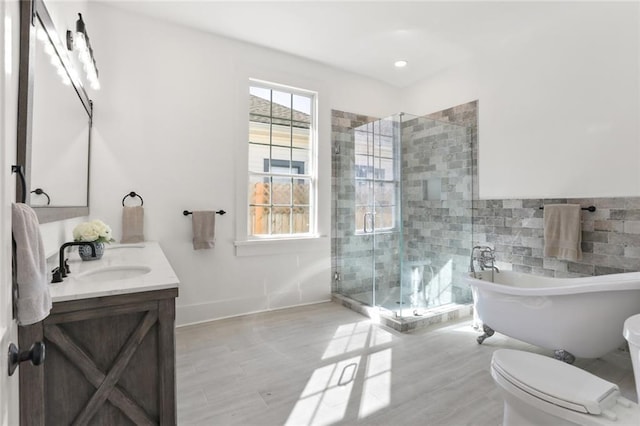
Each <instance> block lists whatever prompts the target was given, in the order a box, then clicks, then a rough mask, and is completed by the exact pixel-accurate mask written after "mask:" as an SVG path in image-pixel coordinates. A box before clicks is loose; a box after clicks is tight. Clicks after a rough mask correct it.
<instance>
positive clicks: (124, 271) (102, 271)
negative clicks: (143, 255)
mask: <svg viewBox="0 0 640 426" xmlns="http://www.w3.org/2000/svg"><path fill="white" fill-rule="evenodd" d="M149 272H151V268H149V267H148V266H144V265H120V266H106V267H104V268H98V269H94V270H92V271H88V272H84V273H82V274H79V275H78V276H77V279H79V280H82V281H91V282H97V281H116V280H125V279H127V278H134V277H137V276H140V275H144V274H148V273H149Z"/></svg>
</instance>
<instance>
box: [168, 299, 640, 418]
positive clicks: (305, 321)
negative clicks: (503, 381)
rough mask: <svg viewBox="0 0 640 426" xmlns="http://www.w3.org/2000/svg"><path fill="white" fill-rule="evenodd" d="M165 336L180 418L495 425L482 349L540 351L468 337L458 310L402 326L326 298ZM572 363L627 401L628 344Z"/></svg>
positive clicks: (631, 389)
mask: <svg viewBox="0 0 640 426" xmlns="http://www.w3.org/2000/svg"><path fill="white" fill-rule="evenodd" d="M620 332H622V330H621V331H620ZM176 334H177V336H176V339H177V340H176V349H177V384H178V423H179V424H180V425H334V424H336V425H352V424H353V425H355V424H363V425H391V424H398V425H454V426H457V425H499V424H501V423H502V399H501V397H500V394H499V393H498V389H497V387H496V385H495V384H494V382H493V379H492V378H491V375H490V373H489V364H490V360H491V355H492V353H493V351H494V350H496V349H498V348H512V349H521V350H528V351H532V352H538V353H542V354H546V355H551V351H545V350H543V349H539V348H536V347H534V346H531V345H528V344H526V343H523V342H520V341H517V340H515V339H510V338H508V337H505V336H502V335H499V334H498V333H496V334H495V335H494V336H493V337H491V338H489V339H487V340H486V341H485V342H484V343H483V344H482V345H478V344H477V343H476V336H477V335H478V334H480V333H478V332H477V331H476V330H474V329H473V328H472V327H471V321H470V320H469V319H465V320H462V321H458V322H455V323H447V324H444V325H441V326H439V327H437V328H427V329H422V330H417V331H414V332H412V333H408V334H402V333H399V332H396V331H394V330H391V329H389V328H386V327H383V326H379V325H376V324H375V323H373V322H372V321H371V320H369V319H368V318H365V317H363V316H361V315H359V314H357V313H355V312H353V311H350V310H349V309H346V308H344V307H342V306H340V305H338V304H335V303H321V304H317V305H310V306H304V307H297V308H291V309H286V310H281V311H274V312H269V313H261V314H255V315H248V316H244V317H238V318H232V319H227V320H220V321H214V322H211V323H207V324H201V325H196V326H189V327H182V328H179V329H178V330H177V332H176ZM575 365H576V366H578V367H580V368H583V369H585V370H587V371H590V372H592V373H594V374H596V375H598V376H600V377H602V378H603V379H605V380H609V381H611V382H614V383H617V384H618V385H619V386H620V388H621V390H622V392H623V395H624V396H626V397H627V398H630V399H632V400H634V401H635V400H636V399H635V398H636V393H635V384H634V379H633V371H632V367H631V361H630V358H629V353H628V352H626V351H623V350H617V351H614V352H612V353H610V354H608V355H607V356H605V357H603V358H601V359H596V360H586V359H578V360H577V361H576V363H575Z"/></svg>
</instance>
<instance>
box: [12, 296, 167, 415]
mask: <svg viewBox="0 0 640 426" xmlns="http://www.w3.org/2000/svg"><path fill="white" fill-rule="evenodd" d="M177 295H178V289H177V288H169V289H163V290H155V291H147V292H142V293H130V294H122V295H115V296H107V297H95V298H89V299H82V300H73V301H66V302H57V303H54V304H53V309H52V311H51V314H50V315H49V317H47V318H46V319H45V320H44V321H42V322H40V323H37V324H34V325H30V326H26V327H20V328H19V342H20V347H21V348H29V347H30V346H31V345H32V344H33V343H34V342H37V341H44V343H45V345H46V358H45V361H44V363H43V364H42V365H40V366H33V365H31V364H30V363H28V362H25V363H22V364H21V365H20V422H21V424H22V425H56V426H57V425H70V424H77V425H84V424H91V425H128V424H160V425H174V424H176V396H175V388H176V384H175V333H174V324H175V298H176V297H177Z"/></svg>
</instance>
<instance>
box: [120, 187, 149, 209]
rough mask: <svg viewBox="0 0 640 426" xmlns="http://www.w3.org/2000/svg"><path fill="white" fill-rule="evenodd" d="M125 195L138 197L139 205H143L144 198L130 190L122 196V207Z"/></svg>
mask: <svg viewBox="0 0 640 426" xmlns="http://www.w3.org/2000/svg"><path fill="white" fill-rule="evenodd" d="M127 197H131V198H133V197H138V198H140V205H141V206H143V205H144V200H143V199H142V197H141V196H140V194H136V193H135V192H134V191H131V192H130V193H128V194H127V195H125V196H124V198H123V199H122V207H124V200H126V199H127Z"/></svg>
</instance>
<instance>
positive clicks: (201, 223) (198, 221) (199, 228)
mask: <svg viewBox="0 0 640 426" xmlns="http://www.w3.org/2000/svg"><path fill="white" fill-rule="evenodd" d="M192 221H193V249H194V250H202V249H210V248H213V246H214V238H215V230H216V212H214V211H194V212H193V219H192Z"/></svg>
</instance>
